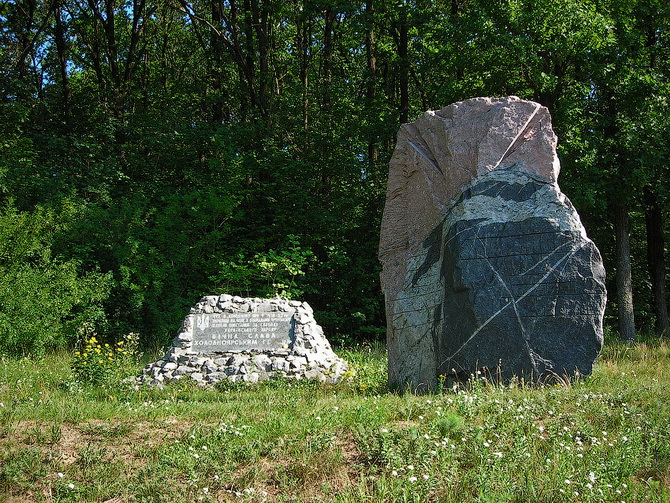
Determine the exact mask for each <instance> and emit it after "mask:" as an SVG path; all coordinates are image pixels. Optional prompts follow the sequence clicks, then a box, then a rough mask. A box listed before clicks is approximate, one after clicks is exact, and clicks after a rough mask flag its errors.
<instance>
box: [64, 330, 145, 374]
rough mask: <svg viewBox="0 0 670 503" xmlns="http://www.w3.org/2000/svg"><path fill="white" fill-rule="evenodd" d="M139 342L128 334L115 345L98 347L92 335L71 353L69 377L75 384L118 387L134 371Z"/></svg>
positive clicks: (104, 344) (134, 336)
mask: <svg viewBox="0 0 670 503" xmlns="http://www.w3.org/2000/svg"><path fill="white" fill-rule="evenodd" d="M138 342H139V339H138V337H137V335H136V334H128V335H126V336H125V337H123V338H122V339H121V340H119V341H117V342H116V343H112V344H111V345H110V344H109V343H101V342H99V341H98V339H97V338H96V337H95V336H94V335H92V336H90V337H89V338H88V339H86V341H85V342H84V343H83V344H82V347H81V348H80V349H79V351H75V353H74V358H73V359H72V364H71V366H72V373H73V378H74V380H75V382H79V383H82V384H91V385H96V386H100V385H108V386H120V385H122V384H123V381H124V380H125V379H127V378H128V376H131V379H132V369H133V368H134V367H135V365H136V362H137V359H138V356H139V353H138Z"/></svg>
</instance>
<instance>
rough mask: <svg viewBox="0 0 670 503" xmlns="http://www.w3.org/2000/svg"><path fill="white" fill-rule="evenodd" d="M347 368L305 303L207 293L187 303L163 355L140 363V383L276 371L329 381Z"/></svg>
mask: <svg viewBox="0 0 670 503" xmlns="http://www.w3.org/2000/svg"><path fill="white" fill-rule="evenodd" d="M347 368H348V365H347V362H345V361H344V360H342V359H340V358H338V357H337V355H336V354H335V353H334V352H333V350H332V349H331V347H330V344H329V343H328V340H327V339H326V337H325V335H324V334H323V330H322V329H321V327H320V326H319V325H318V324H317V323H316V321H315V319H314V313H313V311H312V308H311V307H310V306H309V304H308V303H307V302H301V301H297V300H291V301H289V300H287V299H285V298H283V297H277V298H274V299H258V298H242V297H233V296H231V295H211V296H207V297H203V298H202V299H200V302H198V303H197V304H196V305H195V306H194V307H193V308H191V312H190V314H189V315H188V316H187V317H186V318H185V319H184V323H183V324H182V327H181V329H180V330H179V332H178V333H177V336H176V337H175V338H174V340H173V341H172V345H171V347H170V348H169V350H168V352H167V354H166V355H165V356H164V357H163V358H162V359H161V360H158V361H157V362H154V363H150V364H149V365H147V366H146V368H145V369H144V370H143V372H142V376H141V377H140V382H142V383H149V384H155V385H159V384H161V383H163V382H168V381H173V380H177V379H182V378H188V379H192V380H194V381H197V382H198V383H201V384H203V385H206V384H216V383H217V382H219V381H221V380H223V379H227V380H228V381H231V382H238V381H242V382H250V383H254V382H257V381H259V380H264V379H270V378H273V377H278V376H282V377H286V378H292V379H302V378H306V379H315V380H318V381H321V382H329V383H335V382H338V381H339V380H340V379H342V377H343V374H344V373H345V371H346V370H347Z"/></svg>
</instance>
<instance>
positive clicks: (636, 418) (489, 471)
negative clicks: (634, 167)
mask: <svg viewBox="0 0 670 503" xmlns="http://www.w3.org/2000/svg"><path fill="white" fill-rule="evenodd" d="M339 354H340V355H341V356H343V357H345V358H346V359H348V360H349V361H350V362H351V363H352V365H353V366H354V367H355V368H356V370H357V374H356V377H355V378H354V379H353V380H352V381H351V382H350V383H347V384H342V385H338V386H325V385H315V384H313V383H296V382H287V381H276V382H274V381H273V382H268V383H265V384H262V385H258V386H255V387H246V386H242V385H236V386H228V387H221V388H219V389H216V390H202V389H199V388H197V387H195V386H192V385H189V384H188V383H181V382H180V383H177V384H175V385H171V386H168V387H166V388H165V389H162V390H159V389H153V388H146V387H143V388H141V389H139V390H137V391H135V390H133V389H132V388H130V387H122V386H117V387H101V386H90V385H81V384H79V383H76V382H74V381H73V377H72V374H71V370H70V363H71V361H72V355H70V354H67V353H58V354H53V355H50V356H48V357H46V358H42V359H39V360H34V359H29V358H23V359H16V358H9V357H3V358H0V501H8V502H15V501H100V502H108V503H110V502H116V503H120V502H126V501H142V502H144V501H147V502H162V501H165V502H178V501H203V502H213V501H240V502H242V501H243V502H260V501H277V502H288V501H290V502H303V501H304V502H307V501H315V502H316V501H343V502H344V501H351V502H360V501H375V502H377V501H389V502H396V501H397V502H404V501H408V502H413V501H416V502H425V501H440V502H452V501H453V502H464V501H479V502H497V501H500V502H503V501H505V502H508V501H518V502H526V501H537V502H562V501H565V502H568V501H570V502H573V501H584V502H587V501H588V502H591V501H593V502H610V501H612V502H618V501H625V502H635V501H651V502H664V501H670V410H669V407H670V405H668V404H670V348H669V347H668V344H667V343H666V342H661V341H658V340H650V341H647V342H646V343H639V344H636V345H633V346H628V345H622V344H618V343H608V344H607V345H606V347H605V350H604V351H603V354H602V356H601V358H600V360H599V362H598V364H597V366H596V368H595V371H594V373H593V375H592V376H591V377H590V378H589V379H587V380H586V381H583V382H578V383H574V384H572V385H565V386H551V387H543V388H535V389H532V388H528V387H512V388H509V387H494V386H487V385H485V384H483V383H475V384H474V385H472V386H469V387H467V388H462V389H460V390H455V391H454V390H449V391H447V392H445V393H443V394H439V395H427V396H415V395H411V394H394V393H389V392H388V391H387V389H386V385H385V382H386V381H385V379H386V363H385V361H386V360H385V353H384V348H383V347H381V346H379V347H377V346H375V347H369V346H367V347H360V348H353V349H349V350H341V351H339ZM137 368H140V364H139V363H138V367H137Z"/></svg>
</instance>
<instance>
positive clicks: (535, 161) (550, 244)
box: [379, 97, 606, 391]
mask: <svg viewBox="0 0 670 503" xmlns="http://www.w3.org/2000/svg"><path fill="white" fill-rule="evenodd" d="M559 169H560V166H559V162H558V157H557V155H556V136H555V135H554V133H553V130H552V128H551V119H550V116H549V112H548V110H547V109H546V108H545V107H542V106H541V105H539V104H537V103H533V102H529V101H524V100H521V99H519V98H517V97H508V98H501V99H490V98H475V99H471V100H467V101H464V102H460V103H454V104H452V105H450V106H448V107H446V108H444V109H443V110H440V111H429V112H426V113H425V114H424V115H423V116H421V117H420V118H419V119H418V120H417V121H415V122H414V123H412V124H406V125H403V126H402V128H401V129H400V132H399V133H398V141H397V145H396V149H395V152H394V154H393V158H392V160H391V164H390V172H389V181H388V191H387V199H386V206H385V208H384V217H383V221H382V230H381V240H380V249H379V257H380V260H381V262H382V265H383V269H382V273H381V281H382V287H383V289H384V294H385V297H386V316H387V324H388V335H387V339H388V351H389V379H390V383H391V385H393V386H396V387H400V388H406V387H409V388H410V389H412V390H419V391H420V390H429V389H434V388H435V387H436V386H437V382H438V380H439V379H440V377H439V376H444V378H446V379H448V380H450V379H456V380H463V379H467V378H468V377H469V376H470V375H472V374H477V373H478V372H481V375H484V376H486V377H488V378H489V379H492V380H494V381H497V382H507V381H509V379H510V378H512V377H513V376H517V377H518V378H522V379H524V380H525V381H526V382H529V381H530V382H538V381H543V380H546V379H547V378H549V377H554V378H555V377H558V378H566V377H567V378H573V377H574V376H576V375H587V374H589V373H590V372H591V370H592V367H593V363H594V361H595V359H596V358H597V356H598V354H599V352H600V350H601V348H602V343H603V331H602V320H603V314H604V308H605V300H606V293H605V284H604V281H605V271H604V268H603V265H602V260H601V257H600V253H599V252H598V250H597V248H596V247H595V245H594V244H593V242H592V241H590V240H589V239H588V238H587V236H586V232H585V230H584V227H583V226H582V224H581V221H580V219H579V215H578V214H577V212H576V211H575V209H574V207H573V206H572V204H571V203H570V201H569V200H568V198H567V197H566V196H565V195H564V194H563V193H562V192H561V191H560V189H559V187H558V184H557V177H558V173H559Z"/></svg>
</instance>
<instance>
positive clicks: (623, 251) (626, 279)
mask: <svg viewBox="0 0 670 503" xmlns="http://www.w3.org/2000/svg"><path fill="white" fill-rule="evenodd" d="M614 233H615V236H616V264H617V269H616V286H617V308H618V315H619V338H620V339H621V340H622V341H634V340H635V313H634V311H633V277H632V272H631V261H630V220H629V218H628V211H627V210H626V208H625V207H623V206H621V205H619V204H615V205H614Z"/></svg>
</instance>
